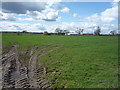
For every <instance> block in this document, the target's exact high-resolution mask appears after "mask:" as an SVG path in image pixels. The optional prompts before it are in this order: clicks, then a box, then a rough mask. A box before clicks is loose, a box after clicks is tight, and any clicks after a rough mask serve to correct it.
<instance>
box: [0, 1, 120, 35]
mask: <svg viewBox="0 0 120 90" xmlns="http://www.w3.org/2000/svg"><path fill="white" fill-rule="evenodd" d="M12 6H13V7H12ZM21 7H22V8H21ZM31 7H34V10H33V9H32V8H31ZM117 9H118V8H117V5H116V4H115V5H113V2H55V3H54V2H52V4H51V3H47V4H46V3H38V2H36V3H34V4H32V3H24V2H22V3H20V2H17V3H8V2H5V3H2V12H0V15H1V16H0V17H1V19H0V21H1V24H3V23H4V24H5V25H6V26H5V25H1V26H0V30H5V31H7V30H8V31H10V30H11V29H12V30H13V31H14V30H16V31H17V29H19V30H28V29H30V27H31V28H32V29H31V30H30V31H32V32H34V31H35V32H44V31H48V32H54V30H55V29H56V28H58V27H59V28H61V29H68V30H70V31H74V30H75V28H76V27H79V28H80V27H83V28H84V29H85V31H84V32H85V33H92V32H93V30H95V27H97V26H98V25H99V26H101V29H102V33H108V32H109V31H110V30H108V29H109V28H111V30H112V29H113V30H117ZM10 25H11V26H10ZM15 25H17V27H19V28H17V27H14V26H15ZM25 25H26V26H25ZM28 26H30V27H28ZM7 27H8V28H7ZM20 28H21V29H20ZM28 31H29V30H28Z"/></svg>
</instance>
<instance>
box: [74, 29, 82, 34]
mask: <svg viewBox="0 0 120 90" xmlns="http://www.w3.org/2000/svg"><path fill="white" fill-rule="evenodd" d="M83 31H84V29H82V28H77V30H76V31H75V32H76V33H78V34H79V35H82V33H83Z"/></svg>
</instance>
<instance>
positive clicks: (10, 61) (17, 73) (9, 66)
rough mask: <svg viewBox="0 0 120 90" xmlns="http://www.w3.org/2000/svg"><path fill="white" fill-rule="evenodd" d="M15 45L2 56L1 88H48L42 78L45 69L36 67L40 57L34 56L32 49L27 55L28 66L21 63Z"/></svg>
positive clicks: (0, 67)
mask: <svg viewBox="0 0 120 90" xmlns="http://www.w3.org/2000/svg"><path fill="white" fill-rule="evenodd" d="M17 47H18V46H17V45H15V46H14V47H13V48H12V49H11V50H10V51H9V52H8V53H6V54H4V55H3V56H2V59H1V60H0V61H1V64H2V66H0V69H2V70H1V71H3V72H0V78H1V77H2V78H3V79H2V82H3V83H2V87H3V88H44V89H45V88H46V89H47V88H50V85H49V82H48V81H47V80H46V79H45V78H43V77H42V75H43V74H44V73H45V72H46V68H45V67H44V66H42V65H37V64H36V60H37V58H38V57H40V56H41V55H45V54H38V53H36V54H35V51H36V50H35V49H36V48H34V49H32V50H31V51H30V52H29V54H30V58H29V63H28V65H27V66H26V65H23V63H21V57H20V56H19V54H20V52H19V51H18V50H17Z"/></svg>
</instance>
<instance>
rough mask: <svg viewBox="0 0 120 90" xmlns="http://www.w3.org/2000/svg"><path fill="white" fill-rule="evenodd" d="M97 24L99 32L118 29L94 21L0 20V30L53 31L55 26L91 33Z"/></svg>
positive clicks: (113, 25)
mask: <svg viewBox="0 0 120 90" xmlns="http://www.w3.org/2000/svg"><path fill="white" fill-rule="evenodd" d="M97 26H100V28H101V33H109V32H110V31H112V30H118V27H117V25H115V24H103V25H97V24H96V23H88V22H70V23H68V22H62V23H60V24H52V25H45V24H44V25H43V24H40V23H35V24H30V23H24V24H23V23H14V22H5V21H3V22H1V23H0V31H23V30H27V31H29V32H44V31H48V32H54V31H55V29H56V28H60V29H62V30H69V31H71V32H73V31H75V30H77V27H80V28H84V33H93V32H94V30H95V29H96V27H97Z"/></svg>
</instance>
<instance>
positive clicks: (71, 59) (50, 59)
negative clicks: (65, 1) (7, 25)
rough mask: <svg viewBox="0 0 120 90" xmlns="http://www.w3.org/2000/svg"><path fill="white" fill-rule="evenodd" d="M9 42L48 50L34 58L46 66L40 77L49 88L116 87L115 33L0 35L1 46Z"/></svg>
mask: <svg viewBox="0 0 120 90" xmlns="http://www.w3.org/2000/svg"><path fill="white" fill-rule="evenodd" d="M11 42H12V43H15V44H18V45H20V46H21V48H22V49H26V48H27V49H29V48H30V47H33V46H37V47H39V48H41V47H44V46H45V47H46V49H45V51H46V52H47V51H49V50H52V51H51V52H49V53H47V54H46V55H45V56H42V57H41V58H39V59H38V63H42V64H43V65H44V66H46V67H47V73H46V74H45V75H44V76H43V77H46V78H47V79H48V80H50V81H51V83H52V86H51V87H58V88H62V87H63V86H64V87H66V88H117V87H118V36H63V35H39V34H22V35H17V34H9V33H6V34H3V35H2V44H3V45H5V46H11V45H10V43H11ZM3 52H4V50H3Z"/></svg>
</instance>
